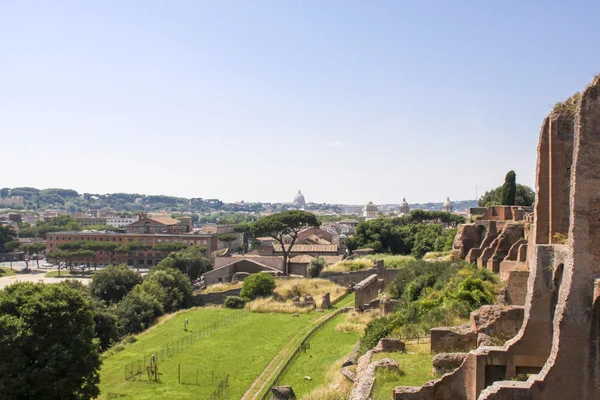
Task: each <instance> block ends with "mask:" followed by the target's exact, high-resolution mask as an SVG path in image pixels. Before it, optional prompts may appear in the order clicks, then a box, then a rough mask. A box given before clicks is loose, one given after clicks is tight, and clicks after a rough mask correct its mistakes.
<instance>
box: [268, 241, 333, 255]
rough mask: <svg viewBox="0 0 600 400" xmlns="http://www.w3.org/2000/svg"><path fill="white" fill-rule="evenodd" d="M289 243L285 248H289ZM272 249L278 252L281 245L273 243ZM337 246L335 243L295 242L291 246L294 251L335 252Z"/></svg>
mask: <svg viewBox="0 0 600 400" xmlns="http://www.w3.org/2000/svg"><path fill="white" fill-rule="evenodd" d="M289 248H290V247H289V245H286V249H289ZM273 250H275V251H277V252H280V251H281V245H280V244H277V243H276V244H274V245H273ZM337 251H338V247H337V245H335V244H295V245H294V247H292V252H294V253H337Z"/></svg>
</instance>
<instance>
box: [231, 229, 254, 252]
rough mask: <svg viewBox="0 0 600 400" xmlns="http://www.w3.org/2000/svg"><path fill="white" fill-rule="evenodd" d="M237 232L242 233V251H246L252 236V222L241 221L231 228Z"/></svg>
mask: <svg viewBox="0 0 600 400" xmlns="http://www.w3.org/2000/svg"><path fill="white" fill-rule="evenodd" d="M233 230H234V231H235V232H237V233H241V234H242V248H243V249H242V253H247V252H248V251H249V250H248V248H249V247H250V246H249V242H250V237H251V236H252V224H251V223H249V222H242V223H241V224H238V225H236V226H235V228H233Z"/></svg>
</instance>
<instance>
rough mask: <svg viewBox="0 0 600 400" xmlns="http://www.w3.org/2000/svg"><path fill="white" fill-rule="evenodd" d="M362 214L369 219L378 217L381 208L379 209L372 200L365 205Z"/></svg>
mask: <svg viewBox="0 0 600 400" xmlns="http://www.w3.org/2000/svg"><path fill="white" fill-rule="evenodd" d="M362 215H363V217H365V220H367V221H369V220H372V219H376V218H377V217H378V216H379V210H378V209H377V206H376V205H375V204H373V202H372V201H370V202H369V203H368V204H367V205H366V206H364V207H363V209H362Z"/></svg>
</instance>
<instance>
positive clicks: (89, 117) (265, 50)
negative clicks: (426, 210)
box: [0, 1, 600, 204]
mask: <svg viewBox="0 0 600 400" xmlns="http://www.w3.org/2000/svg"><path fill="white" fill-rule="evenodd" d="M597 11H600V3H597V2H592V1H584V2H578V4H577V5H572V4H568V3H563V2H542V1H530V2H518V1H508V2H501V3H500V2H496V3H491V2H477V1H463V2H459V3H456V2H444V1H434V2H432V3H430V2H427V3H426V2H423V3H419V2H400V1H378V2H369V3H364V2H358V1H326V2H280V1H257V2H240V1H219V2H196V1H177V2H169V3H153V4H150V3H146V2H141V1H129V2H117V1H105V2H75V1H57V2H52V3H47V2H40V1H32V2H10V1H9V2H3V3H2V4H0V43H1V44H2V53H0V54H1V56H0V57H1V58H2V59H1V60H0V87H2V92H3V95H2V96H1V97H0V132H2V139H3V152H2V156H3V160H4V162H5V165H6V166H10V167H11V168H10V170H8V171H7V172H6V173H4V174H3V176H2V180H1V181H0V186H1V187H15V186H31V187H37V188H49V187H60V188H72V189H75V190H77V191H78V192H80V193H82V192H93V193H116V192H127V193H143V194H165V195H172V196H179V197H188V198H189V197H202V198H219V199H221V200H224V201H227V202H233V201H240V200H245V201H269V202H288V201H291V200H292V199H293V196H294V194H295V193H296V192H297V191H298V189H301V190H302V192H303V193H304V195H305V197H306V200H307V201H314V202H316V203H324V202H327V203H332V204H336V203H337V204H365V203H367V202H369V201H373V202H374V203H376V204H385V203H389V204H393V203H399V202H400V201H401V200H402V198H406V200H407V201H408V202H409V203H424V202H438V201H444V200H445V199H446V197H450V199H451V200H460V199H471V198H475V191H476V187H477V193H478V196H481V195H482V194H483V193H484V192H485V191H486V190H490V189H492V188H494V187H496V186H499V185H501V184H502V182H503V180H504V176H505V174H506V172H508V171H509V170H514V171H515V172H516V173H517V182H518V183H521V184H524V185H528V186H531V187H533V186H534V176H535V161H536V148H537V141H538V134H539V128H540V126H541V123H542V120H543V119H544V117H545V116H546V115H547V114H548V112H549V111H551V109H552V107H553V105H554V103H556V102H557V101H561V100H564V99H566V98H567V97H569V96H570V95H572V94H573V93H574V92H576V91H578V90H580V89H581V88H583V87H584V86H585V85H586V84H587V83H588V82H589V81H590V80H591V79H592V77H593V75H594V73H596V72H597V71H598V70H599V68H600V54H598V53H597V52H594V51H592V49H595V46H596V44H597V42H598V31H597V28H596V26H597V24H596V15H597ZM559 22H560V23H559Z"/></svg>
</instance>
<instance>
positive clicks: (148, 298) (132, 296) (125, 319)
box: [116, 286, 164, 335]
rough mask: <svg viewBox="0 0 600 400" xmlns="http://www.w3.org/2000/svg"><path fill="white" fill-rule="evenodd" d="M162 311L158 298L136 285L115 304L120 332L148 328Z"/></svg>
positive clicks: (135, 331) (126, 332) (128, 332)
mask: <svg viewBox="0 0 600 400" xmlns="http://www.w3.org/2000/svg"><path fill="white" fill-rule="evenodd" d="M163 313H164V311H163V309H162V306H161V304H160V302H159V301H158V299H156V298H155V297H153V295H151V294H148V293H146V292H145V291H143V290H141V287H140V286H137V287H136V288H135V289H134V290H132V291H131V292H129V293H128V294H127V295H126V296H125V297H123V300H121V301H120V302H119V304H117V308H116V314H117V318H118V319H119V327H120V330H121V334H123V335H126V334H130V333H138V332H141V331H143V330H144V329H146V328H148V327H149V326H150V325H152V323H153V322H154V320H155V319H156V318H157V317H159V316H161V315H162V314H163Z"/></svg>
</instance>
